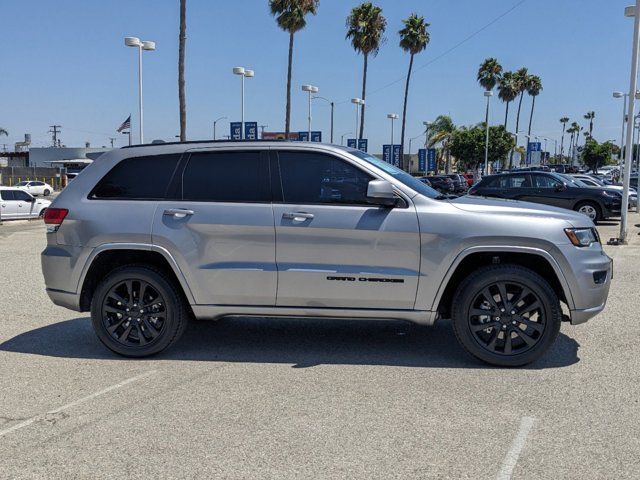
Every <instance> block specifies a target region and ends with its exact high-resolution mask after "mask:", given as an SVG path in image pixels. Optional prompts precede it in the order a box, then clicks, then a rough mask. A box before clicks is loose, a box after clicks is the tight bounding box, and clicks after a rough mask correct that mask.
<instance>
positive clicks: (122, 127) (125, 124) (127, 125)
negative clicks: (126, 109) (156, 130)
mask: <svg viewBox="0 0 640 480" xmlns="http://www.w3.org/2000/svg"><path fill="white" fill-rule="evenodd" d="M127 128H131V115H129V116H128V117H127V119H126V120H125V121H124V122H122V125H120V126H119V127H118V130H116V132H121V131H123V130H126V129H127Z"/></svg>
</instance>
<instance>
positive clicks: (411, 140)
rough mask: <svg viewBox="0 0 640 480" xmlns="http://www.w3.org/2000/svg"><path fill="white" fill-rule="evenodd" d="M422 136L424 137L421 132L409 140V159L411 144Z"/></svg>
mask: <svg viewBox="0 0 640 480" xmlns="http://www.w3.org/2000/svg"><path fill="white" fill-rule="evenodd" d="M423 135H424V132H423V133H421V134H420V135H416V136H415V137H413V138H410V139H409V152H408V153H409V157H411V144H412V143H413V141H414V140H415V139H416V138H420V137H421V136H423Z"/></svg>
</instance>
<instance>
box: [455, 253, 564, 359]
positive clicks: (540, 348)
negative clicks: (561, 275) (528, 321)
mask: <svg viewBox="0 0 640 480" xmlns="http://www.w3.org/2000/svg"><path fill="white" fill-rule="evenodd" d="M499 281H509V282H514V283H519V284H522V285H525V286H526V287H527V288H529V289H531V290H532V291H533V293H534V294H535V295H536V296H537V297H538V298H539V299H540V302H541V303H542V307H543V310H544V314H545V321H546V324H545V329H544V331H543V334H542V338H541V339H539V340H538V342H537V343H536V345H534V346H533V348H531V349H529V350H527V351H526V352H523V353H520V354H517V355H509V356H506V355H499V354H495V353H491V352H490V351H488V350H486V349H485V348H484V347H482V346H481V345H480V344H479V342H478V341H477V340H476V339H475V335H474V333H473V332H472V331H471V329H470V328H469V322H468V310H469V308H470V307H471V304H472V302H473V300H474V298H475V297H476V296H477V295H478V293H479V292H480V290H482V289H483V288H484V287H486V286H488V285H490V284H492V283H494V282H499ZM453 302H454V303H453V310H452V322H453V328H454V331H455V334H456V337H457V338H458V340H459V341H460V343H461V344H462V346H463V347H464V348H465V350H467V351H468V352H469V353H471V354H472V355H473V356H475V357H477V358H479V359H480V360H482V361H484V362H487V363H490V364H492V365H496V366H502V367H518V366H522V365H526V364H528V363H531V362H533V361H535V360H537V359H538V358H540V356H542V355H543V354H544V353H545V352H546V351H547V350H548V349H549V348H550V347H551V345H552V344H553V343H554V342H555V340H556V338H557V336H558V333H559V332H560V323H561V318H562V311H561V309H560V304H559V301H558V297H557V295H556V294H555V292H554V291H553V289H552V288H551V287H550V285H549V284H548V283H547V282H546V281H545V280H544V279H543V278H542V277H540V276H539V275H538V274H536V273H534V272H532V271H531V270H528V269H525V268H523V267H519V266H516V265H504V266H496V267H485V268H483V269H481V270H478V271H477V272H475V273H474V274H472V275H470V276H469V277H467V279H465V280H464V281H463V282H462V283H461V284H460V286H459V287H458V291H457V292H456V294H455V296H454V301H453Z"/></svg>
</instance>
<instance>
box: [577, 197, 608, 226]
mask: <svg viewBox="0 0 640 480" xmlns="http://www.w3.org/2000/svg"><path fill="white" fill-rule="evenodd" d="M573 209H574V210H575V211H576V212H580V213H584V214H585V215H586V214H587V213H586V212H581V209H582V210H588V211H589V212H591V211H593V212H594V216H590V215H587V216H589V218H591V220H592V221H593V223H598V222H599V221H601V220H602V210H601V209H600V205H598V204H597V203H596V202H590V201H583V202H578V203H576V206H575V207H573Z"/></svg>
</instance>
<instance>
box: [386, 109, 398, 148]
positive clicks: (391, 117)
mask: <svg viewBox="0 0 640 480" xmlns="http://www.w3.org/2000/svg"><path fill="white" fill-rule="evenodd" d="M387 118H388V119H389V120H391V148H392V149H393V122H394V120H397V119H398V114H397V113H389V114H387Z"/></svg>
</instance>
